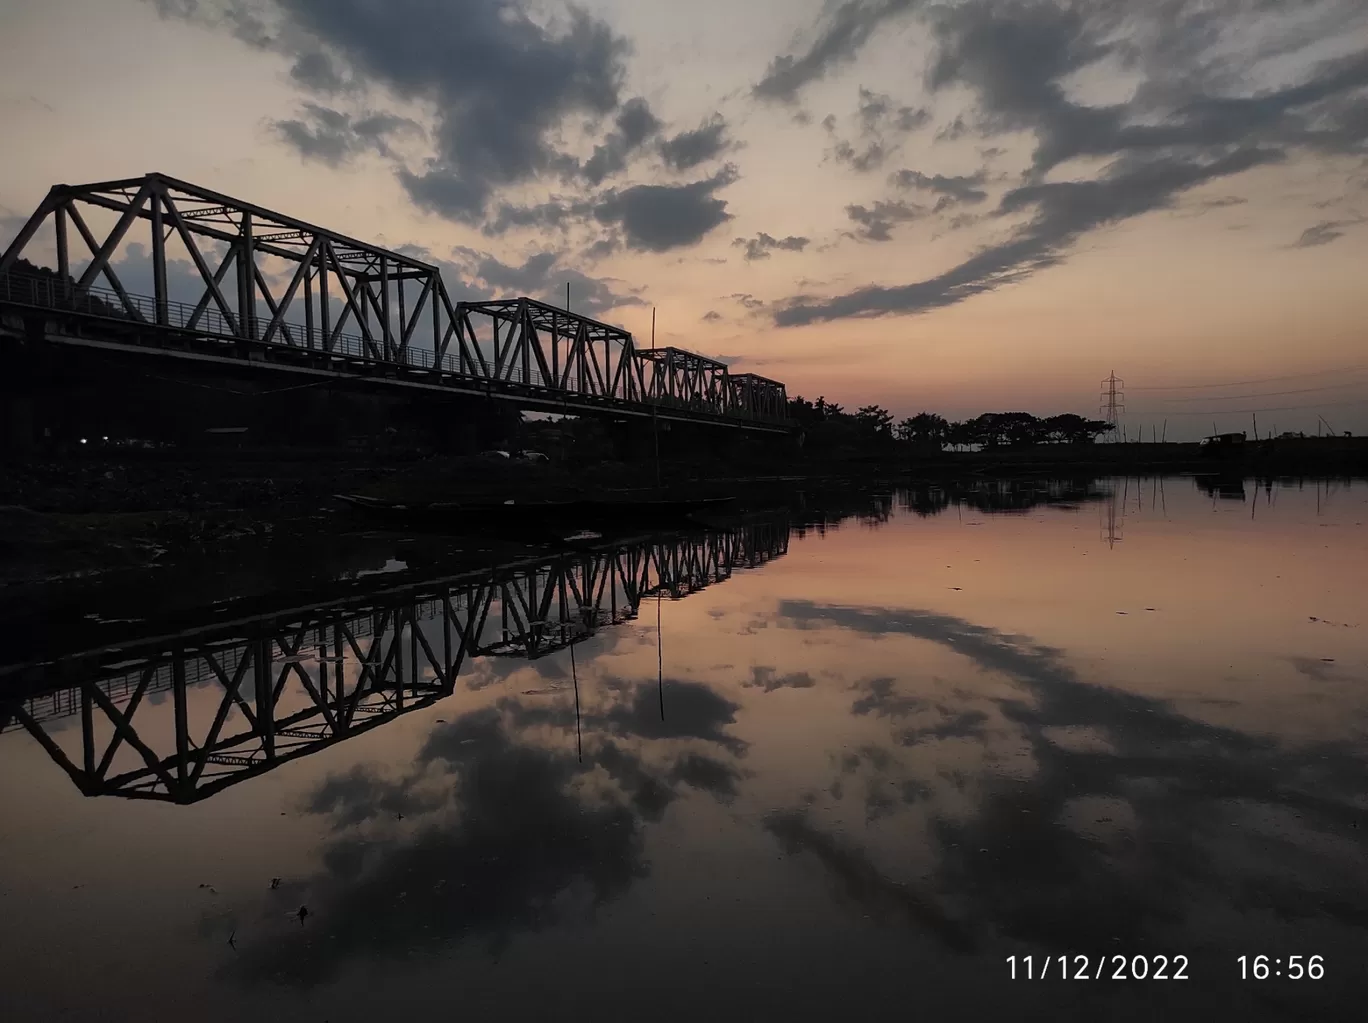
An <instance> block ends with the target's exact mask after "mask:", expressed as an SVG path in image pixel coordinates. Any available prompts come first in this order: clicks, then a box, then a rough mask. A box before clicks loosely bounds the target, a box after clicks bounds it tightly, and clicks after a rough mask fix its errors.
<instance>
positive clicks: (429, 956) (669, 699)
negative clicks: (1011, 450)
mask: <svg viewBox="0 0 1368 1023" xmlns="http://www.w3.org/2000/svg"><path fill="white" fill-rule="evenodd" d="M1365 523H1368V487H1365V486H1363V484H1361V483H1360V484H1358V485H1357V486H1355V485H1352V484H1347V483H1332V484H1326V483H1316V482H1306V483H1295V482H1294V483H1271V484H1268V485H1267V486H1265V485H1264V484H1262V483H1256V482H1255V481H1229V480H1226V481H1214V480H1193V479H1168V480H1163V481H1159V480H1134V479H1131V480H1110V481H1100V482H1093V483H1072V484H1050V485H1045V484H1036V485H1027V486H1023V485H1015V486H1007V485H997V484H990V483H985V484H981V485H979V486H977V487H973V488H968V489H964V488H949V487H921V488H918V489H916V490H913V491H903V492H899V493H896V494H888V495H879V494H872V495H845V496H844V497H841V498H831V497H830V496H827V497H823V498H820V499H819V497H818V496H817V495H812V496H810V497H809V499H808V500H807V502H806V506H805V507H798V508H794V509H791V510H790V511H789V512H787V513H783V514H776V515H773V516H767V517H760V518H757V519H756V520H755V521H753V522H750V523H748V524H746V525H744V526H740V527H735V528H731V529H729V530H724V531H718V532H714V533H711V534H705V535H700V536H694V537H685V538H679V537H676V538H664V539H662V538H656V539H654V540H649V541H644V542H641V543H619V544H605V545H603V546H602V547H601V548H600V549H597V550H586V551H579V552H576V553H573V554H569V555H563V556H558V557H550V556H548V557H547V558H541V559H536V558H534V559H532V560H531V561H530V562H527V563H524V564H520V565H506V566H502V567H500V568H498V569H497V570H496V571H495V572H493V574H491V573H489V572H486V571H483V570H482V571H479V572H469V571H467V572H463V573H458V574H456V575H455V576H451V577H443V576H442V575H441V573H440V571H439V570H433V571H432V572H431V573H430V577H429V578H423V579H414V578H411V577H410V576H404V577H403V578H400V577H399V576H398V575H396V573H395V569H394V566H393V565H391V564H390V560H389V559H388V558H387V556H384V555H382V556H380V557H379V558H378V560H377V563H376V564H375V565H374V566H372V567H371V568H370V569H366V568H362V569H359V570H357V569H356V568H355V566H352V572H351V574H352V575H353V576H356V575H357V574H358V572H360V573H361V575H362V577H363V578H365V579H367V580H368V582H373V583H374V586H375V589H374V590H371V591H366V593H364V594H362V595H360V596H358V595H357V594H356V593H355V592H352V591H348V593H347V594H346V595H345V597H343V596H339V597H337V598H336V599H333V600H332V601H331V602H325V603H322V604H319V605H317V606H313V607H304V608H300V607H292V608H281V609H278V610H277V611H276V612H274V613H272V614H268V615H265V616H264V617H257V618H250V617H249V618H245V619H242V620H238V621H234V622H231V623H227V624H225V623H224V622H223V621H221V620H214V619H213V618H212V616H210V617H209V618H208V619H207V620H206V621H205V622H204V623H203V624H202V626H199V627H192V628H188V629H187V628H186V627H185V622H184V621H183V620H182V621H180V622H178V624H177V626H176V629H177V634H176V635H173V636H169V637H168V636H165V635H163V636H157V630H156V628H155V626H156V623H155V622H152V623H147V624H146V630H145V631H146V636H145V637H144V638H149V637H156V638H155V639H152V640H150V641H149V642H140V641H138V640H137V638H136V634H135V633H130V635H131V636H133V639H130V641H129V642H128V643H126V644H125V645H124V648H123V649H121V650H118V651H113V652H110V651H105V652H103V653H98V654H93V655H91V656H89V657H87V658H85V659H84V660H82V661H80V662H79V663H74V664H73V663H67V664H57V665H55V666H53V667H51V668H48V669H41V670H33V671H29V672H27V673H26V674H25V675H24V677H25V680H26V681H25V682H24V684H25V685H28V686H30V687H31V688H32V690H33V691H34V692H35V693H36V695H34V696H33V697H32V698H31V699H28V700H25V701H22V702H20V703H17V704H11V705H9V706H8V707H7V709H6V710H5V711H4V713H3V715H0V725H3V731H0V941H2V942H3V949H4V952H3V960H2V961H3V963H4V971H3V972H4V983H3V985H0V1018H4V1019H6V1020H48V1019H73V1020H86V1019H91V1020H95V1019H99V1020H125V1019H130V1020H131V1019H172V1018H175V1017H176V1015H178V1014H182V1013H185V1014H190V1013H193V1015H194V1017H195V1018H196V1019H198V1020H220V1019H221V1020H230V1019H231V1020H239V1019H241V1018H242V1017H243V1016H244V1014H252V1015H254V1016H255V1018H258V1019H262V1020H275V1019H282V1020H284V1019H310V1020H331V1021H334V1023H337V1021H343V1020H374V1019H377V1018H383V1019H390V1018H400V1014H404V1013H413V1014H422V1015H423V1016H441V1017H444V1018H451V1017H456V1016H472V1017H473V1018H498V1019H524V1018H526V1019H533V1018H547V1017H548V1016H551V1017H555V1018H581V1017H583V1018H589V1017H595V1018H609V1019H618V1018H628V1017H636V1018H655V1019H662V1018H663V1019H695V1018H698V1017H699V1016H708V1017H712V1018H717V1017H720V1018H724V1019H780V1018H818V1017H827V1018H835V1017H836V1014H840V1017H839V1018H850V1019H884V1018H887V1019H907V1018H927V1019H989V1018H995V1019H1017V1018H1054V1019H1089V1020H1111V1019H1116V1020H1129V1019H1137V1020H1138V1019H1168V1018H1187V1017H1188V1016H1190V1015H1195V1014H1196V1013H1198V1012H1201V1013H1204V1014H1208V1015H1212V1014H1218V1013H1219V1014H1220V1017H1219V1018H1238V1019H1249V1020H1265V1019H1267V1020H1283V1019H1340V1018H1342V1019H1359V1018H1362V1015H1361V1013H1362V1009H1361V1005H1362V1002H1361V998H1362V996H1363V994H1364V993H1365V991H1368V985H1366V984H1365V969H1366V968H1368V842H1366V841H1365V840H1366V839H1368V834H1366V833H1365V827H1368V824H1366V823H1365V809H1368V793H1366V792H1365V779H1368V772H1366V771H1365V767H1366V766H1368V688H1365V687H1368V600H1365V598H1364V596H1363V583H1364V579H1365V578H1368V530H1366V529H1365ZM367 572H373V575H366V574H365V573H367ZM98 613H101V614H102V617H103V618H104V619H112V618H114V617H116V616H115V615H114V614H113V613H112V612H108V611H103V612H98ZM221 617H222V616H220V618H221ZM11 677H12V678H18V677H19V676H18V675H13V676H11ZM259 679H260V680H261V682H260V684H258V680H259ZM267 680H269V682H268V681H267ZM300 907H307V910H308V913H307V915H306V916H305V917H304V918H303V919H302V920H301V919H300V916H299V909H300ZM230 938H231V939H232V943H231V944H230V943H229V939H230ZM1061 954H1069V955H1073V954H1084V955H1088V956H1090V957H1093V958H1094V959H1096V957H1098V956H1102V955H1107V956H1111V955H1114V954H1124V955H1126V956H1128V957H1133V956H1136V955H1141V956H1146V957H1153V956H1157V955H1166V956H1169V957H1173V956H1177V955H1183V956H1186V957H1187V958H1188V961H1189V966H1188V968H1187V970H1186V973H1187V975H1188V977H1189V978H1190V979H1188V980H1186V981H1181V982H1180V981H1168V982H1161V981H1128V982H1121V981H1111V980H1110V979H1106V980H1090V981H1088V982H1086V983H1085V982H1082V981H1059V980H1057V979H1045V980H1034V981H1030V982H1028V981H1026V980H1024V979H1018V980H1015V981H1013V980H1012V979H1011V978H1010V970H1009V966H1008V962H1007V959H1008V957H1009V956H1013V955H1015V956H1017V957H1018V963H1021V962H1023V961H1024V960H1023V959H1022V957H1024V956H1027V955H1030V956H1034V957H1036V960H1035V961H1036V962H1037V963H1039V962H1040V957H1043V956H1054V957H1057V956H1059V955H1061ZM1241 955H1244V956H1248V957H1253V956H1255V955H1268V956H1270V957H1279V958H1281V959H1282V960H1283V961H1284V962H1286V961H1287V959H1288V957H1290V956H1293V955H1301V956H1310V955H1320V956H1322V957H1324V958H1323V962H1324V968H1325V976H1324V977H1323V978H1322V979H1320V980H1318V981H1312V980H1302V981H1296V982H1294V981H1290V980H1288V979H1286V978H1285V977H1284V978H1281V979H1279V978H1273V977H1271V978H1270V979H1268V980H1266V981H1262V982H1258V981H1254V980H1252V979H1249V980H1241V978H1240V967H1239V964H1238V962H1237V958H1238V957H1239V956H1241ZM1056 961H1057V960H1056ZM1020 973H1021V969H1020V967H1019V968H1018V975H1019V976H1020Z"/></svg>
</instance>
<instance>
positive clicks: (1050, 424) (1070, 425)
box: [1045, 412, 1110, 444]
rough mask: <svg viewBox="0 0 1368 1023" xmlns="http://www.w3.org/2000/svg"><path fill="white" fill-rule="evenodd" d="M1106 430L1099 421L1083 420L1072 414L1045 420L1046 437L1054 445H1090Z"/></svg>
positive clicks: (1105, 425)
mask: <svg viewBox="0 0 1368 1023" xmlns="http://www.w3.org/2000/svg"><path fill="white" fill-rule="evenodd" d="M1108 429H1110V427H1109V426H1108V424H1107V423H1105V422H1103V421H1102V420H1100V419H1085V418H1084V417H1083V416H1080V415H1075V414H1074V413H1072V412H1066V413H1064V414H1063V415H1058V416H1050V418H1049V419H1046V420H1045V434H1046V437H1047V438H1048V439H1049V440H1051V441H1053V442H1054V443H1056V444H1091V443H1092V442H1093V441H1094V440H1095V439H1096V438H1097V437H1098V436H1100V435H1101V434H1104V433H1106V432H1107V430H1108Z"/></svg>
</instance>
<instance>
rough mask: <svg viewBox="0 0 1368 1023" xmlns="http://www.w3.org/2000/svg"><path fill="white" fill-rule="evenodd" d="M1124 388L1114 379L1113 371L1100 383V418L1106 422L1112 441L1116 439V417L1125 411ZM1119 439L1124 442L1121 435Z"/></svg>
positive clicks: (1122, 384) (1114, 372)
mask: <svg viewBox="0 0 1368 1023" xmlns="http://www.w3.org/2000/svg"><path fill="white" fill-rule="evenodd" d="M1124 386H1125V385H1124V383H1123V381H1120V380H1118V379H1116V371H1115V370H1112V374H1111V376H1109V377H1107V379H1106V380H1103V381H1102V396H1101V406H1100V409H1101V412H1102V418H1103V419H1104V420H1106V423H1107V430H1108V432H1109V433H1111V435H1112V438H1113V439H1115V437H1116V428H1117V424H1118V416H1119V415H1120V413H1122V412H1124V411H1125V410H1126V405H1125V400H1126V395H1125V392H1124V391H1123V390H1122V388H1123V387H1124ZM1121 439H1122V440H1123V441H1124V440H1125V436H1124V435H1122V438H1121Z"/></svg>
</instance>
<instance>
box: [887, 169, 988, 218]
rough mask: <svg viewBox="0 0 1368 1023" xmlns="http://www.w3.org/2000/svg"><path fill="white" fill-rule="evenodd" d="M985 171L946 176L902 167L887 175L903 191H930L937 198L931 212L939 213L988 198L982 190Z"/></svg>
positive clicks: (891, 182) (985, 175)
mask: <svg viewBox="0 0 1368 1023" xmlns="http://www.w3.org/2000/svg"><path fill="white" fill-rule="evenodd" d="M986 177H987V173H986V172H985V171H979V172H978V173H976V174H964V175H954V176H947V175H945V174H923V173H922V172H921V171H915V170H907V169H903V170H900V171H895V172H894V173H893V174H891V175H889V179H888V180H889V183H890V184H891V185H893V186H894V187H895V188H900V189H903V190H904V191H911V190H917V191H922V192H931V193H933V194H934V195H936V196H938V197H939V198H938V199H937V200H936V205H935V206H934V207H933V212H936V213H940V212H942V211H943V210H946V209H949V208H950V207H952V206H956V205H959V204H965V205H973V204H975V203H981V202H983V201H984V200H985V199H987V198H988V193H987V192H985V191H984V190H983V187H982V186H983V183H984V179H985V178H986Z"/></svg>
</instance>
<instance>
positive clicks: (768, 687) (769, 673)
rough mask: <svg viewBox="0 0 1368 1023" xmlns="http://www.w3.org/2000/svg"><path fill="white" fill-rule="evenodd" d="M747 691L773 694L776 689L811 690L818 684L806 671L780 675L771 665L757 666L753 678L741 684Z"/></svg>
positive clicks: (753, 670)
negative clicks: (752, 690)
mask: <svg viewBox="0 0 1368 1023" xmlns="http://www.w3.org/2000/svg"><path fill="white" fill-rule="evenodd" d="M741 684H742V685H743V686H745V687H746V688H747V689H763V690H764V691H765V692H767V693H772V692H774V691H775V690H776V689H811V688H812V687H813V686H815V685H816V684H817V682H816V680H815V679H813V677H812V676H811V675H809V674H808V673H807V672H806V671H791V672H789V673H788V674H786V675H780V674H779V671H778V669H777V668H775V667H773V666H771V665H765V664H757V665H755V666H754V667H752V668H751V677H750V678H749V679H747V680H746V681H745V682H742V683H741Z"/></svg>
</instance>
